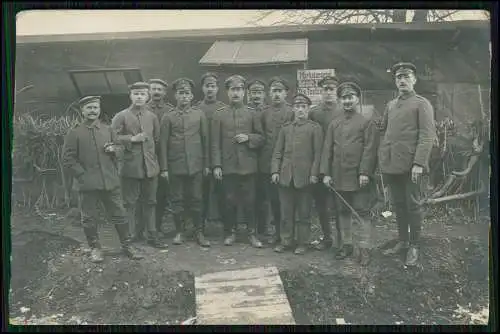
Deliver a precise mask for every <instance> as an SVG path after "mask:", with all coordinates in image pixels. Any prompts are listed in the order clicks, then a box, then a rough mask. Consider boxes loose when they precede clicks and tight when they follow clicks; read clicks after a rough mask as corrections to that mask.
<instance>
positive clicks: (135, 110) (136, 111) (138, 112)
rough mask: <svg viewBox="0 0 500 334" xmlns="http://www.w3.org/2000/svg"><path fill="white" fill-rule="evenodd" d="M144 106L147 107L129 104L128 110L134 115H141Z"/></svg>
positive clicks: (144, 108)
mask: <svg viewBox="0 0 500 334" xmlns="http://www.w3.org/2000/svg"><path fill="white" fill-rule="evenodd" d="M146 108H147V107H134V106H130V108H129V110H130V112H132V113H133V114H134V115H141V114H142V113H144V111H145V110H146Z"/></svg>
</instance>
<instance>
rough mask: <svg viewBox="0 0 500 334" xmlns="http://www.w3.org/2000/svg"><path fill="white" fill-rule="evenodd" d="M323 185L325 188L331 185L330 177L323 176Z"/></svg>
mask: <svg viewBox="0 0 500 334" xmlns="http://www.w3.org/2000/svg"><path fill="white" fill-rule="evenodd" d="M323 184H324V185H325V186H327V187H329V186H331V184H332V177H331V176H325V177H324V178H323Z"/></svg>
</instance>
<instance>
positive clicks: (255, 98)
mask: <svg viewBox="0 0 500 334" xmlns="http://www.w3.org/2000/svg"><path fill="white" fill-rule="evenodd" d="M247 91H248V100H249V101H248V106H249V107H250V108H252V109H254V110H255V111H257V112H261V111H262V109H264V107H265V106H266V104H265V102H266V84H265V83H264V82H263V81H262V80H259V79H255V80H252V81H250V82H249V83H248V88H247Z"/></svg>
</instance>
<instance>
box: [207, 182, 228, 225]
mask: <svg viewBox="0 0 500 334" xmlns="http://www.w3.org/2000/svg"><path fill="white" fill-rule="evenodd" d="M221 188H222V186H221V184H220V182H218V181H217V180H215V179H214V177H213V176H212V175H208V176H205V177H203V218H204V219H206V220H209V221H220V220H221V219H222V217H221V211H222V209H221V208H222V206H223V199H224V197H223V196H222V189H221Z"/></svg>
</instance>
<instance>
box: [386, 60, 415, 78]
mask: <svg viewBox="0 0 500 334" xmlns="http://www.w3.org/2000/svg"><path fill="white" fill-rule="evenodd" d="M409 72H413V74H415V73H417V67H416V66H415V65H413V64H412V63H405V62H401V63H397V64H394V65H393V66H392V68H391V73H392V75H396V74H398V73H409Z"/></svg>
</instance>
